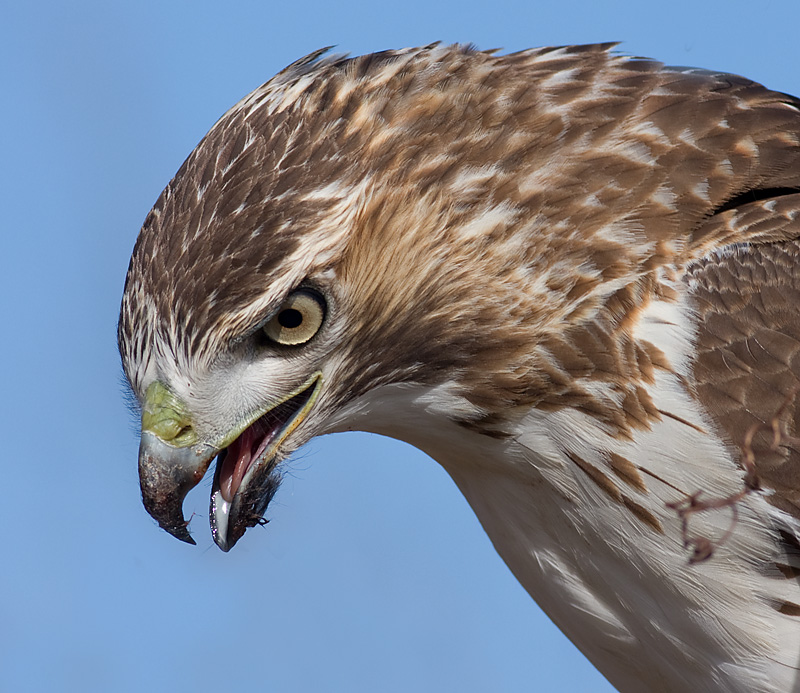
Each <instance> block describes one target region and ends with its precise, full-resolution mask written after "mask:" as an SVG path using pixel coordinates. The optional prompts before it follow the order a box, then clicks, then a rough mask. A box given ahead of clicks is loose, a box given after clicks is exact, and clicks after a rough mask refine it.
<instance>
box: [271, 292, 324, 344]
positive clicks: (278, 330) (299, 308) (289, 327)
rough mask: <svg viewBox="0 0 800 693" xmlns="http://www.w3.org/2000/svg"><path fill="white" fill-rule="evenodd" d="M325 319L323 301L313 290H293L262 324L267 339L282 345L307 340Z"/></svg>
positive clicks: (315, 332) (300, 342)
mask: <svg viewBox="0 0 800 693" xmlns="http://www.w3.org/2000/svg"><path fill="white" fill-rule="evenodd" d="M324 320H325V301H324V300H323V298H322V296H320V295H319V294H318V293H317V292H315V291H310V290H309V289H297V290H296V291H293V292H292V293H291V294H289V296H288V297H287V299H286V300H285V301H284V302H283V304H282V305H281V306H280V308H278V310H277V311H275V314H274V315H273V316H272V317H271V318H270V319H269V320H267V322H266V323H265V324H264V327H262V328H261V329H262V330H263V332H264V334H265V335H266V337H267V339H269V340H270V341H272V342H274V343H276V344H280V345H282V346H299V345H300V344H305V343H306V342H308V341H309V340H310V339H311V338H312V337H313V336H314V335H315V334H317V332H319V328H320V327H322V323H323V321H324Z"/></svg>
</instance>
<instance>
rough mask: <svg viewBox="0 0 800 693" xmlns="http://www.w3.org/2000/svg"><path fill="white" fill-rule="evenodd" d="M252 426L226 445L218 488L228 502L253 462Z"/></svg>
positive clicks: (253, 436)
mask: <svg viewBox="0 0 800 693" xmlns="http://www.w3.org/2000/svg"><path fill="white" fill-rule="evenodd" d="M254 441H255V435H254V433H253V428H252V427H250V428H248V429H246V430H245V431H244V432H243V433H242V435H240V436H239V437H238V438H237V439H236V440H234V441H233V442H232V443H231V444H230V445H229V446H228V452H227V454H226V455H225V461H224V462H223V463H222V469H221V470H220V472H219V490H220V493H221V494H222V497H223V498H224V499H225V500H226V501H227V502H228V503H230V502H231V500H233V497H234V495H235V494H236V491H237V490H238V489H239V486H240V485H241V483H242V479H244V475H245V474H246V473H247V470H248V469H249V468H250V464H251V463H252V462H253V442H254Z"/></svg>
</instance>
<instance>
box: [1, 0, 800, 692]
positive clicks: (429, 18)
mask: <svg viewBox="0 0 800 693" xmlns="http://www.w3.org/2000/svg"><path fill="white" fill-rule="evenodd" d="M798 26H800V3H798V2H797V0H782V1H776V0H773V1H772V2H770V1H768V0H767V1H763V0H762V2H760V3H753V2H750V1H748V2H740V1H739V0H727V1H725V2H722V1H711V2H709V1H706V2H703V1H702V0H700V1H698V0H695V1H694V2H687V1H685V0H678V1H674V2H670V3H651V2H643V1H641V0H640V1H639V2H633V1H608V0H607V1H605V2H599V1H597V0H574V1H571V2H569V1H568V2H548V3H542V2H536V1H534V0H526V1H513V2H512V1H508V0H494V1H493V2H486V1H484V2H474V1H473V0H457V1H456V0H448V1H444V2H436V1H434V0H425V1H422V0H405V2H402V3H385V2H379V1H376V0H371V1H370V2H361V1H358V0H337V1H336V2H331V1H330V0H329V1H327V2H320V1H318V0H307V1H306V2H302V3H292V2H280V3H279V2H256V1H254V0H249V1H244V0H229V1H228V2H225V3H222V2H206V1H202V0H193V1H192V2H188V1H185V0H184V1H180V2H178V1H173V0H157V1H153V0H137V2H131V3H112V2H108V1H107V0H103V1H99V0H98V1H96V2H89V1H86V0H73V1H71V2H58V3H56V2H35V1H28V2H25V3H23V2H13V3H5V5H4V7H3V9H2V10H1V11H0V76H2V97H0V105H1V106H2V108H0V145H2V146H1V147H0V152H1V153H2V159H1V160H0V203H2V208H1V210H0V225H2V227H1V228H0V262H2V273H0V282H2V291H1V292H0V325H2V327H1V328H0V329H1V330H2V339H0V356H2V364H3V368H2V371H0V392H2V397H0V422H2V423H0V426H1V427H2V428H0V430H2V434H3V442H4V454H3V462H2V470H3V492H2V502H1V503H0V523H1V526H2V532H3V541H2V558H0V561H2V563H1V564H0V691H3V692H6V691H8V692H13V693H24V692H27V691H81V692H82V693H93V692H101V691H102V692H103V693H107V692H109V691H112V692H116V691H122V692H127V691H131V692H134V691H135V692H137V693H138V692H140V691H151V692H160V691H173V690H187V691H188V690H192V691H215V692H216V691H250V690H253V691H270V692H271V691H276V692H283V691H290V692H307V691H308V692H310V691H314V692H317V691H320V692H326V691H331V692H338V691H347V692H348V693H350V692H353V693H357V692H360V691H365V692H366V691H369V692H375V691H380V692H395V691H397V692H400V691H403V692H406V691H423V692H424V691H459V692H461V693H470V692H476V693H477V692H486V691H570V690H588V691H608V690H610V688H609V686H608V684H607V683H606V682H605V681H604V679H603V678H602V677H601V676H600V675H599V674H598V673H597V672H596V671H595V670H594V669H593V667H592V666H591V665H590V664H588V662H587V661H586V660H585V659H584V658H583V657H582V656H581V655H580V653H578V651H577V650H575V648H574V647H573V646H572V645H571V644H570V643H569V642H568V641H567V640H566V639H565V638H564V637H563V636H562V635H561V634H560V633H559V632H558V631H557V630H556V629H555V628H554V627H553V626H552V625H551V624H550V623H549V621H548V620H547V619H546V617H544V615H543V614H542V613H541V612H540V611H539V609H538V608H537V607H536V605H535V604H534V603H533V602H532V601H531V600H530V599H529V598H528V597H527V595H526V594H525V593H524V592H523V590H522V589H521V588H520V587H519V586H518V585H517V583H516V582H515V580H514V579H513V577H512V576H511V574H510V573H509V571H508V570H507V569H506V567H505V565H504V564H503V563H502V561H501V560H500V559H499V558H498V557H497V556H496V554H495V553H494V551H493V549H492V547H491V545H490V543H489V541H488V539H487V538H486V536H485V535H484V533H483V531H482V530H481V528H480V526H479V524H478V522H477V520H476V519H475V518H474V516H473V514H472V512H471V510H470V509H469V507H468V506H467V504H466V502H465V501H464V500H463V499H462V498H461V496H460V495H459V494H458V492H457V490H456V488H455V486H454V485H453V484H452V483H451V482H450V480H449V478H448V477H447V476H446V475H445V473H444V472H443V471H442V470H441V469H440V468H439V467H438V465H437V464H436V463H435V462H433V461H432V460H430V459H428V458H426V457H425V456H424V455H423V454H422V453H420V452H418V451H416V450H414V449H413V448H411V447H409V446H405V445H402V444H400V443H398V442H396V441H389V440H386V439H381V438H378V437H374V436H367V435H362V434H347V435H340V436H332V437H328V438H325V439H320V440H317V441H314V442H312V444H310V445H309V446H308V447H307V448H306V449H305V450H304V451H303V452H302V453H301V454H300V455H299V456H298V457H297V458H296V459H295V460H294V461H293V462H292V463H291V466H290V474H289V476H288V478H287V479H286V481H285V483H284V485H283V487H282V489H281V490H280V492H279V494H278V496H277V499H276V501H275V502H274V503H273V505H272V506H271V510H270V512H269V517H270V519H271V522H270V524H269V526H268V527H266V528H256V529H253V530H250V531H249V532H248V534H247V535H246V536H245V538H244V539H243V540H242V541H241V542H240V543H239V544H238V545H237V547H236V548H235V549H234V551H232V552H231V553H230V554H223V553H222V552H220V551H219V550H218V549H217V548H216V547H215V546H214V545H213V543H212V541H211V537H210V533H209V531H208V526H207V505H208V493H209V484H208V483H207V482H204V483H203V484H201V485H200V486H199V487H198V489H197V490H195V492H193V493H192V494H191V495H190V496H189V499H188V501H187V504H186V508H187V511H188V513H191V512H192V511H195V512H196V513H197V516H196V517H195V519H194V521H193V523H192V529H193V531H194V535H195V538H196V539H197V541H198V546H197V547H190V546H188V545H185V544H181V543H179V542H177V541H176V540H174V539H172V538H171V537H169V536H168V535H167V534H166V533H164V532H162V531H160V530H159V529H158V528H157V527H156V525H155V524H154V523H153V521H152V520H150V518H149V517H148V516H147V515H146V513H145V511H144V510H143V508H142V507H141V502H140V498H139V490H138V479H137V473H136V452H137V445H138V441H137V437H136V432H135V422H132V420H131V417H130V415H129V414H128V412H127V410H126V408H125V405H124V402H123V398H122V395H121V389H120V386H119V379H120V370H119V363H118V358H117V354H116V349H115V324H116V319H117V311H118V307H119V299H120V295H121V291H122V285H123V280H124V277H125V270H126V268H127V264H128V258H129V255H130V252H131V249H132V247H133V244H134V241H135V238H136V234H137V232H138V228H139V226H140V224H141V222H142V220H143V219H144V217H145V215H146V213H147V211H148V210H149V208H150V206H151V205H152V203H153V202H154V201H155V199H156V197H157V196H158V194H159V192H160V191H161V189H162V188H163V187H164V185H166V183H167V182H168V181H169V179H170V178H171V176H172V175H173V173H174V172H175V171H176V170H177V168H178V167H179V166H180V164H181V162H182V161H183V160H184V158H185V157H186V156H187V155H188V154H189V152H190V151H191V150H192V149H193V147H194V146H195V144H196V143H197V141H198V140H199V139H200V138H201V137H202V135H203V134H204V133H205V132H206V131H207V130H208V129H209V128H210V127H211V125H212V124H213V123H214V122H215V121H216V119H217V118H218V117H219V116H220V115H221V114H222V113H223V112H224V111H225V110H226V109H227V108H228V107H229V106H231V105H232V104H233V103H234V102H236V101H237V100H238V99H240V98H241V97H242V96H243V95H244V94H246V93H247V92H249V91H251V90H252V89H254V88H255V87H257V86H258V85H259V84H260V83H262V82H264V81H266V80H267V79H268V78H269V77H271V76H272V75H273V74H274V73H275V72H277V71H278V70H280V69H281V68H283V67H284V66H285V65H287V64H288V63H290V62H292V61H293V60H295V59H297V58H298V57H300V56H302V55H305V54H306V53H309V52H310V51H312V50H314V49H316V48H319V47H321V46H325V45H330V44H336V45H337V46H338V49H339V50H342V51H349V52H352V53H356V54H357V53H364V52H370V51H373V50H379V49H383V48H389V47H392V48H399V47H402V46H406V45H417V44H422V43H429V42H432V41H434V40H443V41H445V42H455V41H463V42H474V43H476V44H477V45H478V46H480V47H482V48H490V47H498V46H500V47H504V48H505V49H506V50H509V51H511V50H518V49H522V48H526V47H530V46H537V45H553V44H564V43H583V42H592V41H607V40H620V41H623V42H624V43H623V45H622V49H623V50H625V51H626V52H630V53H634V54H640V55H648V56H652V57H656V58H659V59H661V60H663V61H665V62H667V63H670V64H679V65H696V66H701V67H709V68H718V69H724V70H728V71H731V72H737V73H740V74H744V75H746V76H748V77H751V78H753V79H756V80H759V81H762V82H764V83H766V84H767V85H768V86H771V87H773V88H776V89H779V90H783V91H788V92H793V93H795V94H797V93H800V71H799V70H798V63H799V62H800V60H799V59H800V47H798V39H797V27H798Z"/></svg>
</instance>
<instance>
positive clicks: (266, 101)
mask: <svg viewBox="0 0 800 693" xmlns="http://www.w3.org/2000/svg"><path fill="white" fill-rule="evenodd" d="M610 48H611V46H608V45H605V46H577V47H566V48H545V49H539V50H529V51H523V52H521V53H515V54H512V55H497V54H496V53H495V52H491V51H489V52H481V51H477V50H475V49H472V48H469V47H462V46H451V47H441V46H427V47H423V48H413V49H407V50H398V51H387V52H384V53H377V54H374V55H366V56H363V57H359V58H353V59H349V58H346V57H329V58H326V57H324V56H323V52H319V53H315V54H313V55H311V56H309V57H307V58H304V59H302V60H300V61H299V62H297V63H295V64H293V65H291V66H290V67H288V68H287V69H286V70H284V71H283V72H281V73H280V74H279V75H277V76H276V77H275V78H273V79H272V80H270V81H269V82H268V83H267V84H265V85H264V86H262V87H260V88H259V89H257V90H256V91H254V92H253V93H252V94H250V95H249V96H247V97H245V98H244V99H243V100H242V101H241V102H239V103H238V104H237V105H236V106H234V107H233V108H232V109H231V110H230V111H229V112H228V113H226V114H225V115H224V116H223V117H222V119H221V120H220V121H219V122H218V123H217V124H216V125H215V126H214V127H213V128H212V130H211V131H210V132H209V134H208V135H207V136H206V137H205V138H204V139H203V141H202V142H201V143H200V144H199V145H198V147H197V148H196V149H195V151H194V152H192V154H191V155H190V156H189V158H188V159H187V161H186V162H185V163H184V165H183V166H182V167H181V169H180V170H179V171H178V173H177V175H176V176H175V178H174V179H173V181H172V182H171V183H170V184H169V185H168V186H167V188H166V190H165V191H164V192H163V194H162V195H161V197H160V198H159V200H158V202H157V203H156V205H155V207H154V208H153V210H152V212H151V213H150V215H149V216H148V217H147V219H146V221H145V223H144V227H143V229H142V231H141V235H140V236H139V240H138V242H137V243H136V248H135V249H134V252H133V258H132V259H131V264H130V269H129V271H128V277H127V282H126V285H125V294H124V297H123V302H122V311H121V316H120V323H119V346H120V351H121V354H122V359H123V364H124V369H125V373H126V375H127V378H128V380H129V381H130V384H131V387H132V389H133V392H134V393H135V395H136V397H137V399H138V401H139V402H140V404H141V407H142V441H141V448H140V456H139V470H140V478H141V485H142V496H143V499H144V504H145V507H146V508H147V510H148V511H149V512H150V513H151V515H152V516H153V517H154V518H155V519H156V520H158V522H159V524H160V525H161V526H162V527H163V528H164V529H166V530H167V531H168V532H170V533H171V534H174V535H175V536H176V537H178V538H179V539H182V540H184V541H191V537H190V536H189V533H188V531H187V523H186V522H185V521H184V519H183V514H182V507H181V506H182V501H183V499H184V497H185V495H186V493H187V491H188V490H189V489H190V488H191V487H192V486H194V485H195V484H197V483H198V482H199V481H200V479H201V477H202V476H203V474H204V472H205V471H206V469H207V468H208V466H209V464H210V463H211V461H212V460H214V459H215V458H216V472H215V475H214V482H213V488H212V499H211V509H212V510H211V528H212V532H213V535H214V540H215V541H216V543H217V544H218V545H219V546H220V548H222V549H223V550H225V551H227V550H229V549H230V548H231V547H232V546H233V545H234V544H235V543H236V541H237V540H238V539H239V538H240V537H241V536H242V534H243V533H244V531H245V530H246V528H247V527H251V526H253V525H255V524H257V523H258V522H259V521H260V519H261V517H262V515H263V514H264V512H265V510H266V508H267V504H268V503H269V501H270V499H271V498H272V496H273V494H274V492H275V490H276V488H277V486H278V481H279V474H280V468H281V467H280V463H281V460H283V459H284V458H286V456H287V455H289V454H291V453H292V452H293V451H295V450H297V448H298V447H300V446H301V445H302V444H303V443H305V442H306V441H308V440H309V439H310V438H311V437H313V436H316V435H321V434H324V433H331V432H334V431H346V430H354V429H357V430H362V431H372V432H376V433H381V434H385V435H388V436H392V437H395V438H400V439H402V440H405V441H408V442H409V443H412V444H413V445H416V446H417V447H419V448H421V449H422V450H424V451H425V452H427V453H429V454H430V455H431V457H433V458H434V459H436V460H438V462H439V463H441V464H442V465H443V466H444V468H445V469H446V470H447V471H448V472H449V474H450V475H451V476H452V478H453V479H454V480H455V482H456V484H457V485H458V487H459V488H460V489H461V491H462V492H463V493H464V495H465V496H466V498H467V499H468V501H469V502H470V504H471V505H472V507H473V508H474V510H475V512H476V514H477V515H478V517H479V518H480V521H481V522H482V523H483V526H484V528H485V529H486V532H487V533H488V535H489V536H490V537H491V539H492V541H493V543H494V545H495V547H496V548H497V551H498V553H499V554H500V555H501V556H502V558H503V559H504V560H505V561H506V563H507V564H508V565H509V567H510V568H511V570H512V571H513V572H514V574H515V575H516V576H517V578H518V579H519V581H520V582H521V583H522V584H523V585H524V587H525V588H526V589H527V590H528V591H529V592H530V594H531V595H532V596H533V597H534V599H536V601H537V602H538V603H539V604H540V606H541V607H542V608H543V609H544V611H545V612H546V613H547V614H548V615H549V616H550V618H552V619H553V621H554V622H555V623H556V624H557V625H558V626H559V627H560V628H561V629H562V630H563V631H564V632H565V633H566V634H567V635H568V636H569V637H570V638H571V639H572V640H573V641H574V642H575V644H576V645H577V646H578V647H579V648H580V649H581V650H582V651H583V652H584V653H585V654H586V656H587V657H589V659H590V660H591V661H592V662H593V663H594V664H595V665H596V666H597V667H598V668H599V669H600V671H601V672H602V673H603V674H604V675H605V676H606V677H607V678H608V679H609V680H610V681H611V682H612V684H614V685H615V686H617V687H618V688H619V689H620V690H625V691H635V692H637V693H638V692H640V691H656V690H659V691H660V690H664V691H711V690H717V691H725V692H731V691H742V692H745V691H746V692H748V693H752V692H753V691H788V690H794V688H795V687H796V686H798V685H800V683H799V682H800V677H799V676H798V665H799V663H800V586H799V585H798V576H800V554H799V552H800V542H799V541H798V535H799V534H800V533H799V532H798V529H799V528H800V524H798V518H800V453H799V452H798V448H797V446H796V444H795V443H796V440H795V439H794V438H793V435H794V429H795V424H796V423H797V419H798V417H800V410H798V409H797V407H796V403H795V394H796V393H797V387H798V375H800V320H799V319H798V317H800V264H799V263H798V257H799V253H800V101H798V100H797V99H795V98H793V97H791V96H787V95H785V94H780V93H776V92H773V91H770V90H768V89H766V88H764V87H762V86H760V85H758V84H755V83H753V82H751V81H748V80H746V79H743V78H741V77H737V76H733V75H728V74H719V73H712V72H706V71H701V70H694V69H688V68H670V67H664V66H663V65H661V64H659V63H656V62H652V61H650V60H645V59H641V58H630V57H624V56H620V55H617V54H615V53H613V52H611V50H610ZM762 429H769V431H768V433H764V431H763V430H762ZM531 656H535V653H532V655H531Z"/></svg>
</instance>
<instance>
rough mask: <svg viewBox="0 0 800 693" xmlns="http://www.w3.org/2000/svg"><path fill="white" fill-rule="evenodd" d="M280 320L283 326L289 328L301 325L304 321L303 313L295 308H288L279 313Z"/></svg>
mask: <svg viewBox="0 0 800 693" xmlns="http://www.w3.org/2000/svg"><path fill="white" fill-rule="evenodd" d="M278 322H279V323H280V324H281V327H288V328H289V329H291V328H293V327H299V326H300V323H301V322H303V314H302V313H301V312H300V311H299V310H295V309H294V308H287V309H286V310H282V311H281V312H280V313H278Z"/></svg>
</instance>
